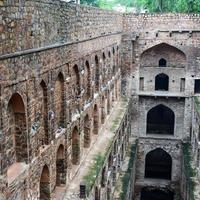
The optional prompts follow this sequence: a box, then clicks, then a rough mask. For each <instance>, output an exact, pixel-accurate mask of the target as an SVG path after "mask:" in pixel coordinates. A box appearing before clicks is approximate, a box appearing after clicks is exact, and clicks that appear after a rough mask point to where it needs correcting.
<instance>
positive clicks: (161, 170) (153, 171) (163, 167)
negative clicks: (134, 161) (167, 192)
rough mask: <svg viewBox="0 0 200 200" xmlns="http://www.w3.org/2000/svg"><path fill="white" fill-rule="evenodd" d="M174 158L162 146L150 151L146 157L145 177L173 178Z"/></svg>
mask: <svg viewBox="0 0 200 200" xmlns="http://www.w3.org/2000/svg"><path fill="white" fill-rule="evenodd" d="M171 171H172V158H171V156H170V155H169V154H168V153H167V152H166V151H164V150H163V149H161V148H158V149H155V150H153V151H150V152H149V153H148V154H147V155H146V158H145V178H153V179H167V180H171Z"/></svg>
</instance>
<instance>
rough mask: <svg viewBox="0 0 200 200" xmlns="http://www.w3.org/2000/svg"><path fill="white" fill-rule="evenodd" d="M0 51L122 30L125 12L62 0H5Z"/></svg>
mask: <svg viewBox="0 0 200 200" xmlns="http://www.w3.org/2000/svg"><path fill="white" fill-rule="evenodd" d="M0 14H1V16H2V19H3V20H2V22H3V23H2V24H1V25H0V34H1V40H0V41H1V43H0V44H1V45H0V46H1V47H0V54H1V55H4V54H9V53H14V52H18V51H23V50H27V49H33V48H39V47H45V46H49V45H55V44H56V43H66V42H72V41H76V42H78V41H81V40H85V39H89V38H94V37H98V36H103V35H106V34H112V33H117V32H121V31H122V29H123V26H122V21H123V20H122V15H121V14H119V13H115V12H112V11H106V10H101V9H98V8H93V7H86V6H79V5H74V4H69V3H66V2H62V1H59V0H21V1H16V0H13V1H3V3H2V6H0Z"/></svg>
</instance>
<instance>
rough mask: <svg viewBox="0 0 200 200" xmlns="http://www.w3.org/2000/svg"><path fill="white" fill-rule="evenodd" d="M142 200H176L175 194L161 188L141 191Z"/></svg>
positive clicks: (146, 188)
mask: <svg viewBox="0 0 200 200" xmlns="http://www.w3.org/2000/svg"><path fill="white" fill-rule="evenodd" d="M140 199H141V200H155V199H162V200H174V192H172V191H170V190H167V189H160V188H148V187H145V188H142V190H141V198H140Z"/></svg>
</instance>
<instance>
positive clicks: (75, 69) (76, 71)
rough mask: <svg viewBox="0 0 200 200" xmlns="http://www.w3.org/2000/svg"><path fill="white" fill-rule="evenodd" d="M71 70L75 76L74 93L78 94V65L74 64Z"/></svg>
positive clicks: (79, 91) (79, 88) (79, 87)
mask: <svg viewBox="0 0 200 200" xmlns="http://www.w3.org/2000/svg"><path fill="white" fill-rule="evenodd" d="M73 71H74V76H75V77H74V78H75V81H74V84H75V86H74V87H75V94H76V95H80V93H81V86H80V75H79V69H78V65H74V68H73Z"/></svg>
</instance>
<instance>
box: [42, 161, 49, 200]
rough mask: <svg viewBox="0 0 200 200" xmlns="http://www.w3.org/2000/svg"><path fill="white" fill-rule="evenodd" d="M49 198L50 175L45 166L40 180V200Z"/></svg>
mask: <svg viewBox="0 0 200 200" xmlns="http://www.w3.org/2000/svg"><path fill="white" fill-rule="evenodd" d="M50 196H51V195H50V174H49V168H48V167H47V166H46V165H45V166H44V167H43V170H42V174H41V178H40V200H49V199H50Z"/></svg>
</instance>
